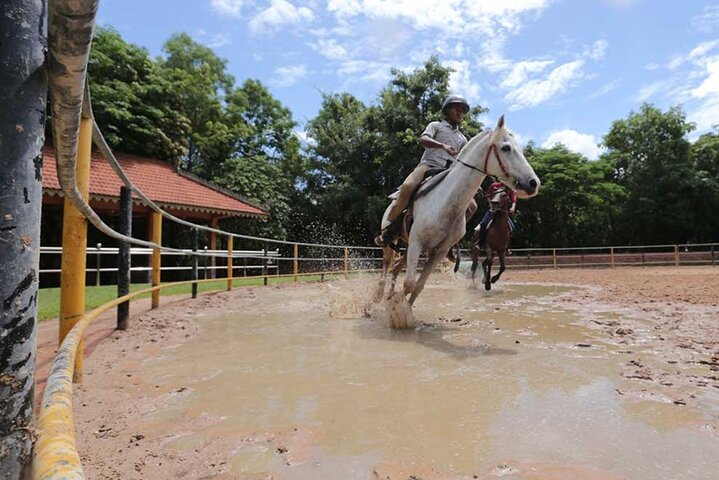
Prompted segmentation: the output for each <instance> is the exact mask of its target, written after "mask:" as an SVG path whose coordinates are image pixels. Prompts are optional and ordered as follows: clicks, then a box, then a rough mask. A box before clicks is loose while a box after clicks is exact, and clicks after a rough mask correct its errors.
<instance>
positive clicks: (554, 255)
mask: <svg viewBox="0 0 719 480" xmlns="http://www.w3.org/2000/svg"><path fill="white" fill-rule="evenodd" d="M552 265H554V268H555V269H556V268H557V249H556V248H553V249H552Z"/></svg>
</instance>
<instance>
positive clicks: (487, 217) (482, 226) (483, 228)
mask: <svg viewBox="0 0 719 480" xmlns="http://www.w3.org/2000/svg"><path fill="white" fill-rule="evenodd" d="M501 190H504V191H506V192H507V195H509V201H510V202H511V203H510V206H509V218H508V220H509V233H510V234H511V233H512V231H513V230H514V221H513V220H512V215H514V212H515V210H516V209H517V194H516V193H515V191H514V190H512V189H511V188H509V187H508V186H506V185H505V184H503V183H502V182H494V183H492V184H491V185H490V186H489V188H488V189H487V194H486V195H485V197H486V198H487V204H488V206H489V207H490V208H488V209H487V211H486V212H484V217H482V221H481V222H479V225H477V228H476V229H475V230H479V238H478V240H477V243H478V244H479V246H480V248H484V242H485V240H486V239H487V226H488V225H489V222H491V221H492V219H493V218H494V212H492V209H491V206H492V205H491V202H492V197H493V196H494V195H495V194H496V193H497V192H498V191H501Z"/></svg>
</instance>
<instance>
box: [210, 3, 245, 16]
mask: <svg viewBox="0 0 719 480" xmlns="http://www.w3.org/2000/svg"><path fill="white" fill-rule="evenodd" d="M243 3H244V0H211V1H210V5H211V6H212V8H213V9H214V10H215V11H216V12H217V13H219V14H220V15H229V16H230V17H239V16H240V12H241V11H242V4H243Z"/></svg>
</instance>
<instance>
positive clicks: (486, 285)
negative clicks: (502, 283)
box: [484, 282, 492, 290]
mask: <svg viewBox="0 0 719 480" xmlns="http://www.w3.org/2000/svg"><path fill="white" fill-rule="evenodd" d="M484 289H485V290H492V284H491V283H490V282H486V283H485V284H484Z"/></svg>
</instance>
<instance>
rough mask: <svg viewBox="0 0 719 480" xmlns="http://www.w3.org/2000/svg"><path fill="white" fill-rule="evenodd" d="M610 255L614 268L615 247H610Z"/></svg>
mask: <svg viewBox="0 0 719 480" xmlns="http://www.w3.org/2000/svg"><path fill="white" fill-rule="evenodd" d="M609 257H610V260H611V262H612V268H614V247H610V248H609Z"/></svg>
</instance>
